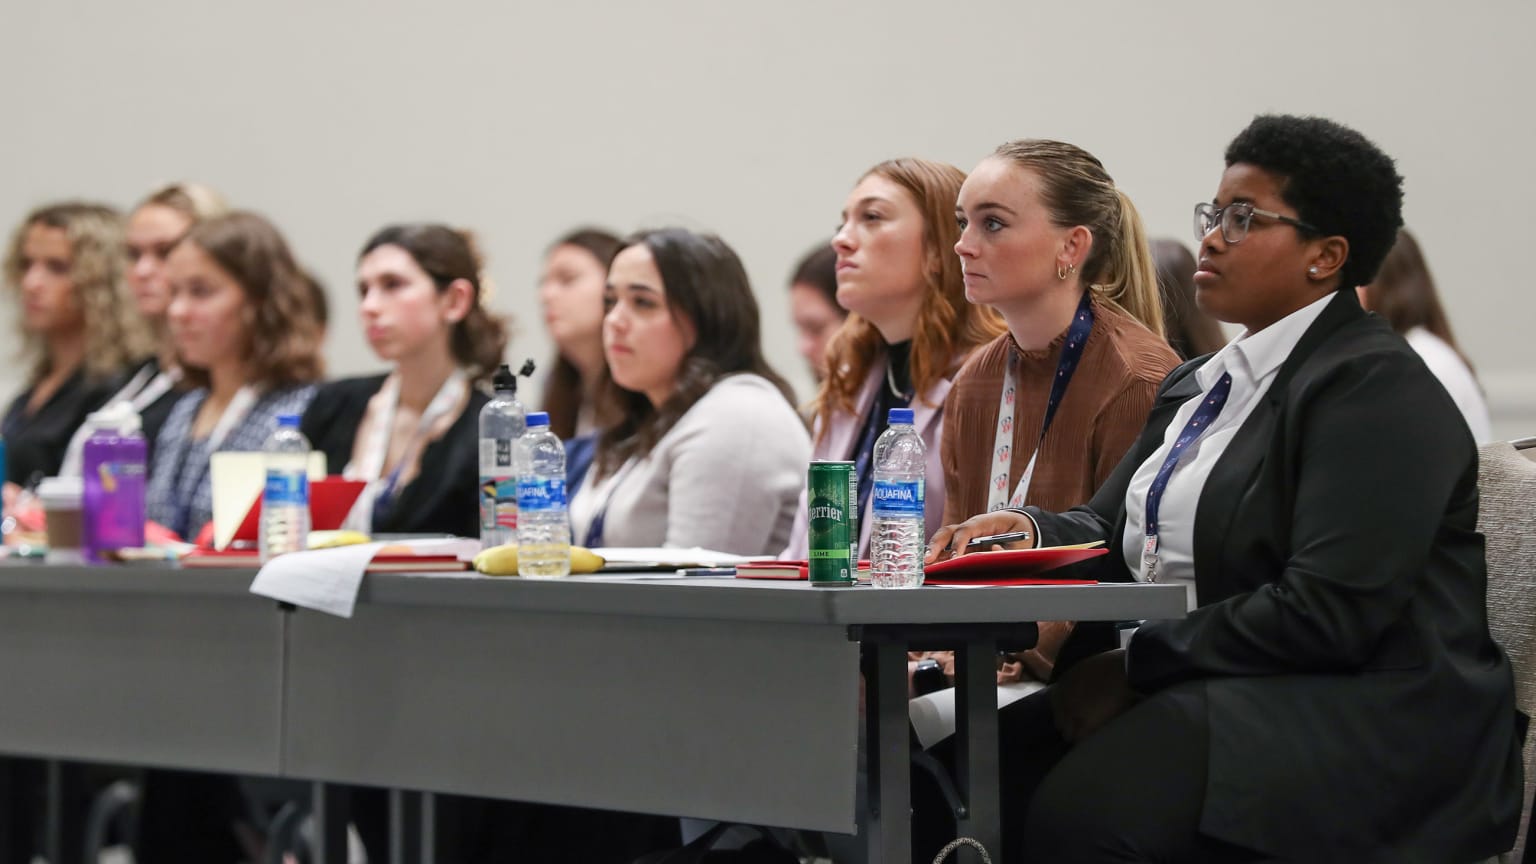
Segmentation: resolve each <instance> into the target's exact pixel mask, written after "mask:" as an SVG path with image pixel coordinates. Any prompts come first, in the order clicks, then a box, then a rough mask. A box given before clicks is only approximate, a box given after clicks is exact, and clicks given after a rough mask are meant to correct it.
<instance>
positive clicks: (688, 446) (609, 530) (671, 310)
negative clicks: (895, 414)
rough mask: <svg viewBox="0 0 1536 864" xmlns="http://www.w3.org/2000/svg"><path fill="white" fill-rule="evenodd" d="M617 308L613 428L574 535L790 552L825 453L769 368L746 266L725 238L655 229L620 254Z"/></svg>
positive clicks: (609, 396)
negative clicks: (814, 448)
mask: <svg viewBox="0 0 1536 864" xmlns="http://www.w3.org/2000/svg"><path fill="white" fill-rule="evenodd" d="M603 302H604V306H605V308H606V309H607V313H606V315H605V317H604V319H603V353H604V355H605V357H606V359H607V361H608V380H607V381H606V382H604V386H603V388H602V395H601V397H600V399H601V402H600V407H599V411H600V412H603V411H605V412H606V413H607V416H606V417H601V416H600V420H601V421H602V422H603V423H604V424H605V425H606V427H607V428H606V429H605V431H604V432H603V433H602V436H601V437H600V438H599V439H598V445H597V456H596V459H595V460H594V463H593V467H592V471H591V472H590V473H589V474H588V475H587V477H586V479H585V480H584V481H583V483H582V485H581V488H580V489H579V490H577V492H576V494H575V496H574V497H573V498H572V500H571V522H572V524H573V526H574V528H575V533H574V536H575V537H577V538H578V539H580V540H582V541H584V545H587V546H674V547H683V548H687V547H693V546H700V547H704V548H706V549H714V550H719V551H724V552H734V553H739V554H744V555H764V554H767V555H772V554H776V553H777V552H778V551H779V550H780V549H783V548H784V544H785V542H786V541H787V540H788V538H789V530H790V525H791V523H792V521H793V519H794V515H795V505H796V501H797V500H798V498H799V494H800V488H801V486H802V485H803V484H804V482H805V471H806V464H807V462H808V460H809V459H810V452H811V445H810V438H809V436H808V435H807V434H806V431H805V426H804V425H803V424H802V423H801V422H800V418H799V415H798V414H796V413H795V409H794V394H793V393H791V392H790V389H789V386H788V385H787V384H785V383H784V380H783V379H782V378H780V377H779V376H778V374H776V373H775V372H774V371H773V370H772V369H771V368H769V366H768V363H767V361H766V360H764V359H763V352H762V342H761V339H760V337H759V324H758V309H757V300H756V299H755V298H754V297H753V295H752V288H751V285H750V284H749V283H748V281H747V274H746V270H745V269H744V268H743V267H742V265H741V260H740V259H739V258H738V257H737V256H736V253H735V252H733V251H732V250H731V248H730V247H729V246H727V245H726V244H725V243H724V242H723V241H721V240H720V239H719V238H718V237H715V236H713V235H707V234H696V233H694V232H691V231H687V230H684V229H681V228H669V229H664V230H660V231H649V232H642V233H640V234H637V235H635V236H634V237H631V238H629V240H627V241H626V242H625V245H624V246H623V248H621V249H620V250H619V252H618V253H617V254H616V255H615V256H614V259H613V261H612V262H611V264H610V265H609V270H608V285H607V287H606V289H605V291H604V296H603Z"/></svg>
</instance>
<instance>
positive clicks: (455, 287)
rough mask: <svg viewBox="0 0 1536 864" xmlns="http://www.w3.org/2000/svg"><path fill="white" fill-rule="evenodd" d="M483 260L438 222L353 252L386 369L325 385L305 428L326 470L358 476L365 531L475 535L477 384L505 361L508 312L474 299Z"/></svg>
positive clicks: (465, 239) (480, 400) (382, 235)
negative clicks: (494, 311) (362, 488)
mask: <svg viewBox="0 0 1536 864" xmlns="http://www.w3.org/2000/svg"><path fill="white" fill-rule="evenodd" d="M481 268H482V262H481V260H480V255H479V253H478V252H477V251H476V250H475V246H474V244H473V242H472V241H471V238H470V237H469V235H467V234H465V233H464V232H461V231H456V230H454V229H452V228H449V227H447V226H445V225H431V224H415V225H393V226H390V227H387V228H384V229H382V230H380V231H379V232H378V233H376V234H374V235H373V237H372V238H370V239H369V240H368V242H367V243H366V244H364V246H363V251H362V254H360V255H359V256H358V262H357V286H358V292H359V312H360V314H361V316H362V323H363V329H364V335H366V336H367V338H368V342H369V345H371V346H372V348H373V350H374V352H375V353H376V354H378V355H379V357H381V358H382V359H384V360H387V361H389V362H390V363H391V364H392V365H393V366H394V368H393V370H392V371H391V372H390V373H389V374H388V375H374V376H369V377H365V378H348V379H345V380H342V381H334V382H331V383H329V384H326V385H324V386H322V387H321V388H320V390H319V392H317V393H316V394H315V399H314V401H313V402H312V403H311V404H310V407H309V410H308V411H306V412H305V414H304V421H303V424H302V429H303V431H304V434H305V436H306V437H308V438H309V440H310V442H311V443H312V444H313V445H314V447H315V449H316V450H319V451H321V452H322V453H324V454H325V456H326V462H327V464H328V467H329V471H330V473H332V474H342V475H345V476H346V477H349V478H352V479H356V480H364V481H366V482H367V483H368V486H367V489H366V491H365V492H364V493H363V495H362V497H361V499H359V502H358V505H357V509H355V510H354V511H353V517H354V520H355V522H353V523H349V524H355V527H358V528H361V529H362V530H364V531H366V532H370V533H374V532H377V533H432V534H438V533H446V534H457V535H459V536H462V537H478V536H479V535H480V514H479V499H478V494H479V492H478V490H479V480H480V473H479V471H480V469H479V457H478V451H477V448H478V446H479V432H478V430H477V423H478V419H479V416H480V409H481V408H483V407H485V403H486V402H487V401H488V399H487V397H486V396H485V394H484V393H482V392H480V391H479V390H478V389H476V387H475V384H476V383H477V382H481V381H484V380H485V379H486V378H488V377H489V376H490V375H491V373H493V372H495V371H496V367H497V366H498V365H499V364H500V363H501V359H502V352H503V351H505V350H506V346H507V323H506V321H505V320H504V319H502V318H501V317H499V316H497V315H494V314H492V313H491V312H490V311H489V310H487V309H486V307H485V306H484V305H483V304H482V303H481V296H480V295H481V282H480V278H481V277H480V272H481Z"/></svg>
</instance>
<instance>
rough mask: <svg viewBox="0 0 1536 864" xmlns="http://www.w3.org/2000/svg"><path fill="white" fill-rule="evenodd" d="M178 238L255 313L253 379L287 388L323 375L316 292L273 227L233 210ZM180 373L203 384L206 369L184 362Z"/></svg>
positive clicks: (196, 384) (253, 215) (255, 216)
mask: <svg viewBox="0 0 1536 864" xmlns="http://www.w3.org/2000/svg"><path fill="white" fill-rule="evenodd" d="M179 243H191V244H192V245H194V246H196V247H197V248H199V249H201V250H202V251H203V252H205V253H206V254H207V255H208V257H209V258H212V259H213V261H214V263H215V264H217V265H218V266H219V268H220V269H222V270H223V271H224V272H225V273H228V274H229V275H230V276H231V277H233V278H234V280H235V281H236V282H238V283H239V284H240V289H241V290H242V291H244V292H245V297H246V300H247V301H248V302H249V303H250V305H251V309H252V311H253V313H254V314H253V315H252V318H251V321H250V356H249V358H248V359H249V361H250V364H251V382H252V383H254V384H260V385H262V386H265V387H291V386H293V385H295V384H308V383H310V382H313V381H318V380H320V378H322V377H323V376H324V374H325V361H324V359H323V358H322V357H321V355H320V343H321V340H322V337H323V335H324V334H323V329H322V327H321V325H320V317H319V310H318V309H317V308H316V304H315V293H314V290H313V288H312V287H311V286H310V284H309V281H308V279H307V277H306V276H305V275H304V271H303V270H302V269H301V268H300V267H299V265H298V262H296V261H294V259H293V253H292V252H290V251H289V250H288V243H287V241H285V240H284V239H283V235H282V234H281V233H280V232H279V231H278V230H277V228H276V226H274V225H273V224H272V223H271V222H269V221H267V219H266V217H264V216H262V215H260V214H258V213H252V212H249V211H242V210H236V211H233V212H230V213H225V214H224V215H222V216H214V217H212V218H210V219H205V220H203V221H201V222H199V223H197V224H196V225H194V226H192V230H190V231H188V232H187V234H186V235H185V236H184V237H183V238H182V239H181V240H180V241H178V244H179ZM183 373H184V375H185V382H186V384H187V385H188V386H191V387H206V386H208V370H206V369H197V368H194V367H190V366H189V367H185V368H184V369H183Z"/></svg>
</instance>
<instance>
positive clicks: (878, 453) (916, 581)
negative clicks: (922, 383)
mask: <svg viewBox="0 0 1536 864" xmlns="http://www.w3.org/2000/svg"><path fill="white" fill-rule="evenodd" d="M888 422H889V424H890V425H889V426H888V427H887V428H886V430H885V432H884V433H882V434H881V435H880V439H879V440H878V441H876V442H875V452H874V463H875V465H874V487H875V488H874V490H873V492H874V494H873V495H871V496H870V503H871V505H872V507H871V509H873V510H874V514H873V515H874V518H873V519H872V520H871V521H870V528H869V557H870V565H871V567H870V581H871V582H873V583H874V586H875V587H876V588H916V587H918V586H920V585H922V584H923V541H924V539H925V538H924V537H923V534H924V528H925V523H924V521H923V492H924V488H923V487H924V485H925V482H926V472H927V468H928V448H927V446H926V445H924V444H923V438H922V436H921V435H918V434H917V428H916V427H915V426H913V425H912V409H911V408H892V409H891V413H890V415H889V421H888Z"/></svg>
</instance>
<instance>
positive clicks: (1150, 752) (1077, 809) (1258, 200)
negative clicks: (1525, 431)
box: [930, 117, 1521, 862]
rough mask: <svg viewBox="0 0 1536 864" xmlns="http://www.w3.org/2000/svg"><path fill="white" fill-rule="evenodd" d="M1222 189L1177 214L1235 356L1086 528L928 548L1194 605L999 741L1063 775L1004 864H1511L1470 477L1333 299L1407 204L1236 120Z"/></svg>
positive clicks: (1269, 128) (1121, 473) (1379, 181)
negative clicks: (1161, 590) (1498, 858)
mask: <svg viewBox="0 0 1536 864" xmlns="http://www.w3.org/2000/svg"><path fill="white" fill-rule="evenodd" d="M1226 161H1227V169H1226V172H1225V173H1224V174H1223V176H1222V181H1221V184H1220V186H1219V187H1218V190H1217V194H1216V198H1215V200H1214V201H1213V202H1212V203H1211V204H1202V205H1200V206H1199V207H1197V214H1196V225H1197V228H1196V230H1197V233H1198V234H1200V243H1201V248H1200V265H1199V267H1200V269H1199V270H1198V271H1197V273H1196V277H1195V282H1196V285H1197V299H1198V302H1199V304H1200V306H1201V308H1202V309H1203V310H1204V311H1206V312H1208V313H1209V314H1211V315H1213V316H1215V317H1216V318H1218V319H1221V320H1224V321H1229V322H1232V323H1236V324H1241V325H1243V326H1244V327H1245V328H1247V329H1246V331H1245V332H1244V334H1243V335H1242V336H1240V337H1238V339H1236V340H1234V341H1233V343H1232V344H1230V345H1228V346H1227V348H1225V349H1223V350H1222V351H1219V352H1217V353H1216V354H1214V355H1211V356H1209V357H1203V358H1199V359H1196V360H1192V361H1190V362H1189V363H1186V364H1185V365H1183V366H1181V367H1179V368H1178V369H1176V370H1175V371H1174V372H1173V373H1171V374H1170V375H1169V376H1168V378H1167V380H1166V381H1165V382H1164V384H1163V387H1162V389H1161V391H1160V395H1159V400H1158V402H1157V403H1156V404H1155V406H1154V408H1153V410H1152V412H1151V415H1150V417H1149V419H1148V421H1147V425H1146V428H1145V430H1144V431H1143V433H1142V435H1141V438H1140V440H1139V441H1138V442H1137V444H1136V446H1135V447H1134V448H1133V449H1132V450H1131V452H1130V453H1129V454H1127V456H1126V458H1125V460H1124V461H1123V462H1122V463H1121V465H1120V466H1119V468H1118V469H1117V470H1116V471H1115V473H1114V475H1113V476H1112V477H1111V478H1110V479H1109V481H1108V482H1107V483H1106V484H1105V485H1104V487H1103V488H1101V489H1100V490H1099V492H1098V493H1097V494H1096V495H1095V497H1094V499H1093V500H1092V501H1091V502H1089V503H1088V504H1086V505H1084V506H1082V507H1078V508H1075V509H1073V510H1071V511H1068V512H1065V513H1046V512H1043V511H1040V510H1038V509H1035V508H1025V509H1024V510H1021V511H1007V512H997V513H991V514H986V515H984V516H978V517H974V518H972V519H971V520H969V521H967V522H965V523H964V524H962V525H959V526H951V527H948V528H945V529H941V530H940V531H939V532H938V533H937V534H936V535H935V536H934V538H933V549H932V550H931V551H930V556H932V557H937V556H938V555H939V554H941V552H940V551H939V550H942V549H944V548H949V547H953V548H957V549H963V548H964V544H965V543H966V542H967V541H968V540H969V538H971V537H975V536H982V535H986V534H992V533H1000V532H1002V531H1008V530H1029V531H1031V532H1033V534H1034V538H1035V539H1034V540H1032V541H1031V543H1030V545H1034V544H1035V543H1036V542H1037V543H1038V544H1039V545H1045V546H1049V545H1056V544H1063V543H1078V542H1084V541H1090V540H1104V541H1106V542H1107V543H1108V545H1109V547H1110V554H1109V555H1107V556H1105V557H1103V558H1100V559H1097V561H1096V566H1097V567H1098V572H1097V573H1095V574H1094V575H1095V576H1096V577H1097V578H1099V579H1101V580H1105V581H1130V580H1133V579H1140V580H1145V579H1149V578H1150V579H1157V580H1159V581H1167V582H1184V583H1186V584H1189V585H1191V586H1192V591H1193V593H1194V598H1195V606H1196V608H1194V609H1193V610H1192V611H1191V612H1190V614H1189V616H1188V617H1187V618H1184V619H1180V620H1176V621H1149V622H1147V623H1145V624H1143V625H1142V626H1141V628H1140V629H1139V630H1137V631H1136V633H1135V635H1134V636H1133V637H1132V638H1131V640H1130V642H1129V644H1128V646H1127V648H1125V649H1124V650H1115V651H1106V652H1102V653H1098V654H1092V655H1090V656H1087V657H1086V658H1085V659H1083V660H1081V661H1080V662H1078V663H1077V664H1076V665H1075V666H1073V667H1072V668H1070V669H1069V670H1067V671H1065V672H1064V673H1062V674H1061V675H1060V677H1059V678H1058V680H1057V682H1056V684H1055V685H1054V686H1053V687H1052V688H1050V690H1047V691H1045V693H1044V694H1042V695H1043V696H1045V697H1046V698H1045V699H1043V700H1039V701H1037V702H1036V703H1034V704H1033V705H1031V706H1024V707H1023V708H1022V709H1020V711H1018V712H1015V716H1014V718H1013V719H1011V720H1010V719H1006V718H1005V720H1004V730H1005V731H1004V747H1005V749H1006V748H1008V746H1009V743H1010V739H1012V740H1013V742H1014V743H1023V742H1020V741H1018V739H1019V738H1020V737H1027V736H1037V737H1034V738H1031V739H1030V740H1029V742H1028V743H1029V745H1030V746H1031V747H1032V748H1033V752H1034V753H1035V754H1037V755H1036V756H1032V757H1030V758H1031V759H1038V758H1039V757H1038V754H1040V753H1043V752H1053V753H1056V754H1060V758H1059V760H1058V761H1055V763H1054V765H1047V766H1046V768H1047V769H1048V773H1046V774H1045V776H1044V778H1043V780H1040V781H1039V785H1038V787H1036V788H1035V789H1033V790H1030V789H1028V788H1025V787H1027V786H1028V785H1029V784H1028V783H1022V784H1020V788H1019V789H1018V790H1017V791H1018V794H1019V795H1020V796H1021V797H1023V798H1027V799H1028V802H1027V804H1028V809H1027V811H1023V812H1021V810H1022V808H1024V806H1025V803H1026V802H1025V801H1024V800H1017V801H1013V802H1011V804H1012V806H1013V807H1015V808H1016V809H1015V810H1013V811H1011V818H1012V819H1013V820H1018V819H1020V818H1021V817H1023V819H1022V823H1023V824H1022V828H1021V829H1019V830H1015V831H1012V832H1009V831H1007V829H1008V828H1010V827H1015V826H1010V825H1005V826H1004V827H1005V834H1008V835H1009V837H1008V839H1007V840H1005V846H1013V845H1022V846H1023V848H1024V850H1025V856H1026V857H1025V858H1024V859H1023V860H1028V861H1050V862H1077V861H1154V860H1155V861H1211V862H1225V861H1234V862H1235V861H1269V860H1277V859H1278V860H1286V861H1335V860H1339V861H1343V860H1347V861H1351V862H1375V861H1382V862H1386V861H1393V862H1404V861H1424V862H1456V861H1473V860H1476V859H1480V858H1484V857H1487V856H1489V855H1492V854H1495V853H1497V852H1499V851H1501V850H1503V849H1506V848H1508V847H1509V845H1510V844H1511V843H1512V842H1513V838H1514V831H1515V828H1516V825H1517V822H1518V818H1519V809H1520V798H1521V767H1520V761H1519V751H1518V747H1519V735H1518V733H1517V730H1516V726H1517V720H1516V717H1517V715H1516V711H1515V707H1514V689H1513V679H1512V674H1511V670H1510V666H1509V662H1508V660H1507V659H1506V657H1505V656H1504V653H1503V651H1502V650H1501V649H1500V648H1499V646H1498V645H1497V644H1495V643H1494V641H1493V640H1492V638H1491V637H1490V635H1489V632H1488V625H1487V618H1486V615H1485V612H1484V590H1485V581H1486V571H1485V567H1484V561H1483V540H1482V537H1481V535H1479V534H1477V533H1476V527H1475V526H1476V522H1477V486H1476V483H1477V451H1476V448H1475V446H1474V443H1473V441H1472V438H1471V436H1470V435H1469V434H1468V432H1467V429H1466V425H1465V424H1464V423H1463V422H1462V421H1461V419H1460V415H1459V414H1458V413H1457V410H1456V407H1455V404H1454V403H1453V402H1452V401H1451V399H1450V397H1449V396H1448V395H1447V394H1446V392H1445V390H1444V389H1443V388H1442V387H1441V386H1440V385H1439V384H1438V383H1437V382H1436V381H1435V379H1434V377H1433V376H1432V375H1431V373H1430V372H1429V370H1428V369H1426V368H1425V366H1424V364H1423V363H1422V362H1420V361H1419V359H1418V357H1417V356H1416V355H1415V354H1414V352H1413V351H1412V349H1411V348H1409V347H1408V345H1407V344H1406V343H1405V342H1403V341H1402V339H1400V338H1399V337H1397V336H1396V335H1395V334H1393V333H1392V331H1391V329H1390V328H1389V327H1388V326H1387V325H1386V324H1385V323H1384V322H1382V321H1381V320H1380V319H1378V318H1376V317H1375V316H1371V315H1367V314H1366V313H1365V312H1363V311H1362V310H1361V309H1360V306H1359V303H1358V301H1357V300H1356V297H1355V293H1354V287H1355V286H1356V285H1361V284H1366V283H1368V282H1370V280H1371V277H1372V276H1373V275H1374V273H1375V271H1376V268H1377V267H1378V266H1379V265H1380V263H1381V260H1382V257H1383V256H1384V255H1385V254H1386V252H1387V250H1388V248H1389V247H1390V246H1391V245H1392V242H1393V239H1394V238H1395V236H1396V232H1397V229H1398V227H1399V226H1400V225H1401V201H1402V193H1401V178H1399V177H1398V176H1397V173H1396V170H1395V168H1394V167H1393V164H1392V161H1391V160H1390V159H1389V158H1388V157H1387V156H1386V155H1385V154H1383V153H1382V152H1381V151H1380V150H1378V149H1377V148H1376V147H1375V146H1374V145H1373V144H1371V143H1370V142H1369V141H1367V140H1366V139H1365V138H1363V137H1362V136H1360V135H1359V134H1358V133H1355V132H1353V131H1351V130H1349V129H1346V128H1344V127H1341V126H1339V125H1337V124H1334V123H1331V122H1329V121H1325V120H1320V119H1317V118H1298V117H1259V118H1257V119H1256V120H1255V121H1254V122H1253V124H1252V125H1250V126H1249V127H1248V129H1247V130H1245V131H1244V132H1243V133H1242V134H1240V135H1239V136H1238V137H1237V138H1236V139H1235V140H1234V141H1233V142H1232V144H1231V145H1230V146H1229V147H1228V149H1227V154H1226ZM1181 441H1183V442H1184V444H1183V446H1181V445H1180V442H1181ZM1173 451H1178V452H1177V453H1175V454H1174V455H1175V456H1176V458H1174V459H1172V460H1170V459H1169V455H1170V453H1173ZM1160 478H1161V479H1160ZM1154 508H1155V509H1154ZM1149 510H1151V511H1153V512H1154V518H1152V519H1148V518H1147V513H1148V512H1149ZM1148 523H1153V524H1152V526H1151V528H1150V529H1149V527H1148ZM1154 538H1155V539H1154ZM1083 635H1084V638H1086V635H1087V634H1086V632H1085V634H1083ZM1077 639H1078V634H1074V640H1077ZM1079 647H1081V646H1079ZM1024 701H1026V702H1027V701H1028V700H1024ZM1047 706H1048V710H1046V707H1047ZM1042 720H1046V721H1047V722H1041V721H1042ZM1049 720H1054V725H1055V727H1056V730H1057V732H1059V735H1060V738H1059V739H1057V740H1056V742H1052V741H1050V740H1049V738H1050V736H1051V734H1052V733H1051V731H1050V729H1049V727H1050V725H1052V724H1051V722H1049ZM1062 742H1068V743H1070V747H1067V746H1065V744H1062V746H1056V744H1058V743H1062ZM1010 758H1012V757H1008V756H1007V755H1006V754H1005V758H1004V770H1005V771H1006V770H1008V769H1009V767H1010ZM1019 761H1020V760H1018V759H1016V758H1014V759H1013V762H1015V763H1017V762H1019ZM1025 761H1027V760H1025ZM1045 761H1049V760H1045ZM1018 773H1027V769H1023V768H1020V769H1018ZM1013 780H1014V782H1018V781H1019V778H1018V777H1017V776H1015V777H1014V778H1013ZM1031 791H1032V794H1031ZM1009 803H1010V802H1005V806H1007V805H1008V804H1009ZM1005 812H1009V811H1005ZM1026 812H1027V817H1026V816H1025V813H1026ZM1009 860H1020V859H1018V858H1009Z"/></svg>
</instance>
